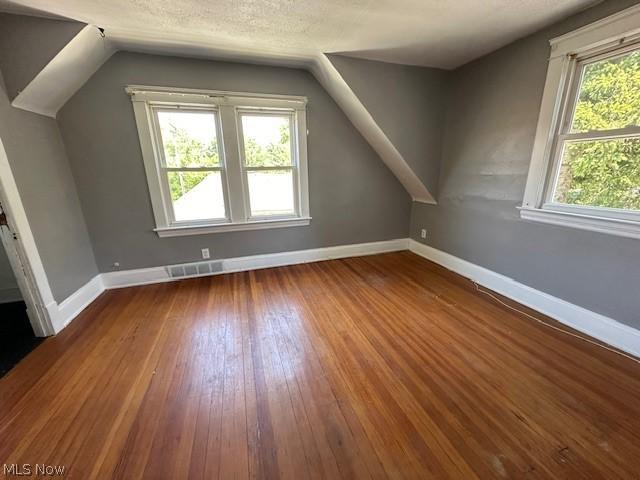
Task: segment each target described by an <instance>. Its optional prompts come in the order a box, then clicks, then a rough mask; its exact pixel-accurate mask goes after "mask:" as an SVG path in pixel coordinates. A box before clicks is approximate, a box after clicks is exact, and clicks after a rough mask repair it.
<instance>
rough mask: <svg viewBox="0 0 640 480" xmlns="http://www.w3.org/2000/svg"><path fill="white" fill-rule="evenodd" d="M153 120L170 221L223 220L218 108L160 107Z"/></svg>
mask: <svg viewBox="0 0 640 480" xmlns="http://www.w3.org/2000/svg"><path fill="white" fill-rule="evenodd" d="M154 119H155V122H156V130H157V134H158V137H159V141H158V144H159V145H160V146H161V148H159V150H160V157H161V158H160V162H159V163H160V172H161V176H162V179H163V181H164V185H163V191H165V192H166V193H165V195H166V197H167V198H168V199H169V202H167V203H169V204H170V206H171V208H170V213H171V223H182V222H204V221H221V220H226V219H227V218H228V214H227V208H226V202H225V193H224V169H223V162H222V159H221V151H222V149H221V148H220V142H219V141H218V139H219V138H220V135H219V134H218V132H219V124H220V122H219V120H218V113H217V111H216V110H215V109H205V108H199V109H195V108H183V107H180V106H178V105H175V106H173V108H171V107H169V106H162V107H160V108H154Z"/></svg>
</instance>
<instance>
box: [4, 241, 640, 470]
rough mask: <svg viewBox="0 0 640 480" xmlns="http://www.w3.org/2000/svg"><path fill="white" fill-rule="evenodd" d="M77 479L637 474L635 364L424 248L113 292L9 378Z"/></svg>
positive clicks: (15, 440) (43, 437) (31, 430)
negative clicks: (499, 295)
mask: <svg viewBox="0 0 640 480" xmlns="http://www.w3.org/2000/svg"><path fill="white" fill-rule="evenodd" d="M0 463H15V464H18V465H21V464H32V465H35V464H36V463H38V464H48V465H63V466H65V468H66V470H65V474H66V476H67V477H68V478H80V479H87V478H99V479H103V478H126V479H134V478H140V477H146V478H153V479H157V478H190V479H197V478H206V479H212V478H221V479H228V478H264V479H275V478H291V479H302V478H332V479H333V478H369V477H373V478H460V479H473V478H480V479H489V478H527V479H528V478H532V479H533V478H566V479H581V478H584V479H587V478H588V479H594V478H607V479H615V478H639V477H638V475H639V472H640V365H639V364H638V363H634V362H633V361H631V360H628V359H625V358H622V357H620V356H617V355H616V354H614V353H612V352H608V351H606V350H604V349H600V348H598V347H596V346H593V345H590V344H588V343H585V342H582V341H580V340H578V339H575V338H571V337H569V336H566V335H563V334H562V333H559V332H556V331H553V330H551V329H548V328H546V327H544V326H541V325H538V324H537V323H535V322H533V321H531V320H530V319H527V318H526V317H524V316H521V315H519V314H517V313H514V312H512V311H510V310H508V309H506V308H505V307H503V306H501V305H499V304H497V303H495V302H494V301H493V300H491V299H489V298H488V297H485V296H481V295H480V294H478V293H476V292H474V291H472V290H471V288H470V287H469V284H468V283H467V282H466V281H465V280H462V279H461V278H460V277H456V276H455V275H453V274H451V273H448V272H446V271H444V270H443V269H441V268H439V267H437V266H435V265H433V264H431V263H429V262H427V261H426V260H424V259H422V258H420V257H418V256H416V255H414V254H411V253H409V252H400V253H392V254H384V255H377V256H371V257H361V258H352V259H346V260H335V261H328V262H321V263H313V264H305V265H297V266H292V267H284V268H275V269H268V270H260V271H254V272H245V273H235V274H228V275H221V276H214V277H206V278H200V279H193V280H185V281H181V282H175V283H166V284H158V285H150V286H144V287H136V288H128V289H122V290H112V291H109V292H107V293H105V294H104V295H102V296H101V297H100V298H99V299H98V300H97V301H96V302H95V303H94V304H93V305H92V306H91V307H89V309H87V310H86V311H85V312H84V313H83V314H82V315H81V316H80V317H79V318H78V319H76V320H75V321H74V322H73V323H72V324H71V325H70V326H69V327H68V328H67V329H66V330H64V331H63V332H62V333H61V334H60V335H58V336H57V337H55V338H50V339H47V340H46V341H45V342H44V343H43V344H41V345H40V346H39V347H38V348H37V349H36V350H35V351H34V352H32V353H31V354H30V355H29V356H28V357H27V358H26V359H25V360H23V361H22V362H21V363H20V364H19V365H18V366H17V367H16V368H14V369H13V370H12V371H11V372H9V374H8V375H7V376H6V377H4V378H2V379H1V380H0Z"/></svg>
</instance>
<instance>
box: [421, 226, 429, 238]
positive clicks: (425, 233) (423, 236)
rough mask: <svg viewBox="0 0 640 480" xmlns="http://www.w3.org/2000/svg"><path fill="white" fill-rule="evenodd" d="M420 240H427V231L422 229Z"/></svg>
mask: <svg viewBox="0 0 640 480" xmlns="http://www.w3.org/2000/svg"><path fill="white" fill-rule="evenodd" d="M420 238H427V229H426V228H423V229H422V230H420Z"/></svg>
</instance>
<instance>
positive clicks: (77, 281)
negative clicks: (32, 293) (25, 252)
mask: <svg viewBox="0 0 640 480" xmlns="http://www.w3.org/2000/svg"><path fill="white" fill-rule="evenodd" d="M0 138H1V139H2V142H3V144H4V148H5V150H6V153H7V157H8V158H9V164H10V165H11V170H12V172H13V175H14V177H15V181H16V184H17V185H18V189H19V191H20V198H21V199H22V203H23V205H24V208H25V210H26V213H27V217H28V219H29V224H30V226H31V229H32V231H33V235H34V237H35V240H36V246H37V247H38V251H39V253H40V257H41V259H42V263H43V265H44V269H45V272H46V274H47V277H48V280H49V283H50V285H51V289H52V291H53V296H54V298H55V300H56V301H58V302H60V301H62V300H64V299H65V298H67V297H68V296H69V295H70V294H71V293H73V292H74V291H76V290H77V289H78V288H80V287H81V286H82V285H84V284H85V283H86V282H87V281H89V280H90V279H91V278H92V277H93V276H94V275H96V274H97V273H98V272H97V267H96V264H95V260H94V258H93V251H92V249H91V244H90V242H89V236H88V233H87V229H86V225H85V223H84V218H83V216H82V211H81V210H80V203H79V200H78V196H77V193H76V189H75V185H74V182H73V177H72V175H71V170H70V169H69V164H68V161H67V156H66V153H65V149H64V145H63V144H62V138H61V137H60V132H59V130H58V125H57V123H56V121H55V120H54V119H52V118H48V117H43V116H41V115H36V114H34V113H30V112H25V111H23V110H18V109H16V108H13V107H12V106H11V105H10V103H9V99H8V98H7V94H6V92H5V90H4V86H3V83H2V81H1V76H0Z"/></svg>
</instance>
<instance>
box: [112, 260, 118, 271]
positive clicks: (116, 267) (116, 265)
mask: <svg viewBox="0 0 640 480" xmlns="http://www.w3.org/2000/svg"><path fill="white" fill-rule="evenodd" d="M112 268H113V270H120V262H113V265H112Z"/></svg>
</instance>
